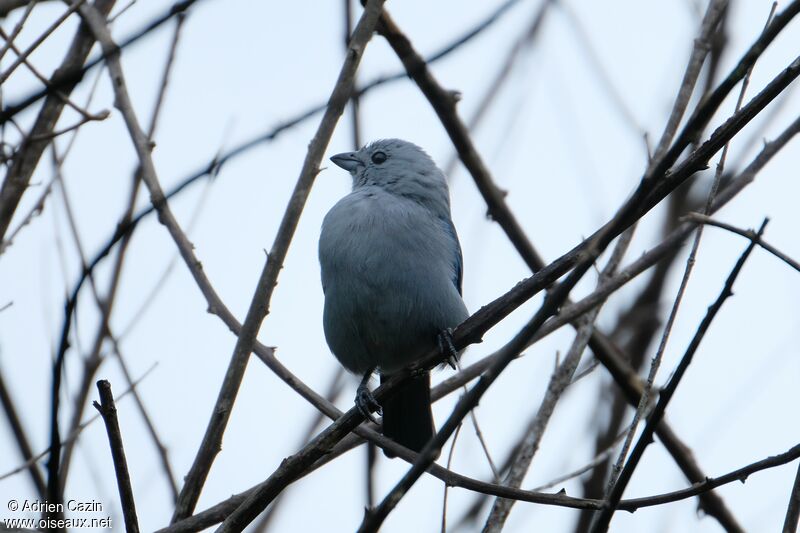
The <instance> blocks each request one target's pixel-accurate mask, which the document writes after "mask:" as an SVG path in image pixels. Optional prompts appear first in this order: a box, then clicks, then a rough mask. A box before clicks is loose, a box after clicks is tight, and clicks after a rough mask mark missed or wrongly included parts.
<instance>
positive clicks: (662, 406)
mask: <svg viewBox="0 0 800 533" xmlns="http://www.w3.org/2000/svg"><path fill="white" fill-rule="evenodd" d="M767 222H768V220H767V219H765V220H764V222H763V223H762V224H761V228H760V229H759V230H758V235H759V237H760V236H761V235H762V234H763V233H764V228H765V227H766V225H767ZM755 246H756V243H755V241H751V242H750V244H749V245H748V246H747V248H746V249H745V251H744V253H742V255H741V256H740V257H739V260H738V261H737V262H736V264H735V265H734V267H733V270H731V273H730V274H729V275H728V279H727V280H726V281H725V285H724V286H723V288H722V292H720V294H719V296H718V297H717V299H716V300H715V301H714V303H713V304H712V305H711V306H710V307H709V308H708V312H707V313H706V316H705V317H703V320H702V322H701V323H700V326H699V327H698V328H697V331H696V332H695V335H694V337H693V338H692V340H691V342H690V343H689V346H688V348H687V349H686V352H685V353H684V355H683V357H682V358H681V361H680V363H678V367H677V368H676V369H675V372H674V373H673V375H672V377H671V378H670V380H669V382H668V383H667V385H666V387H664V389H663V390H662V391H661V394H660V395H659V397H658V402H657V403H656V406H655V408H654V409H653V411H652V413H650V415H649V416H648V417H647V424H646V425H645V427H644V430H642V434H641V435H640V436H639V440H638V441H637V442H636V446H634V448H633V450H632V451H631V455H630V457H629V458H628V461H627V462H626V463H625V467H624V468H623V469H622V472H621V473H620V475H619V479H618V480H617V482H616V483H615V484H614V487H613V489H612V490H611V493H610V494H609V496H608V499H607V504H606V505H605V506H604V508H603V510H602V511H600V513H599V514H598V516H597V521H596V522H595V523H594V525H593V526H592V532H593V533H602V532H604V531H607V530H608V526H609V524H610V523H611V518H612V517H613V515H614V511H616V509H617V506H618V505H619V501H620V499H622V493H623V492H624V491H625V488H626V487H627V485H628V482H629V481H630V479H631V476H632V475H633V471H634V470H635V469H636V467H637V466H638V464H639V461H640V460H641V458H642V455H643V454H644V451H645V449H646V448H647V446H648V445H649V444H650V443H651V442H652V441H653V435H654V433H655V428H656V426H658V424H659V423H660V422H661V420H662V419H663V418H664V413H665V412H666V409H667V405H668V404H669V402H670V400H671V399H672V397H673V396H674V395H675V391H676V390H677V388H678V384H679V383H680V382H681V379H683V376H684V375H685V374H686V370H687V369H688V368H689V365H690V364H691V362H692V358H693V357H694V354H695V352H696V351H697V349H698V347H699V346H700V343H701V342H702V340H703V337H705V334H706V333H707V332H708V328H709V327H710V326H711V322H712V321H713V320H714V318H715V317H716V316H717V313H719V310H720V309H721V308H722V304H724V303H725V301H726V300H727V299H728V298H729V297H730V296H732V295H733V284H734V282H735V281H736V278H737V277H738V276H739V272H741V270H742V267H743V266H744V263H745V261H747V258H748V257H749V256H750V253H751V252H752V251H753V248H755Z"/></svg>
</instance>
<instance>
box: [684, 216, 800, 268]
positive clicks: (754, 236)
mask: <svg viewBox="0 0 800 533" xmlns="http://www.w3.org/2000/svg"><path fill="white" fill-rule="evenodd" d="M683 220H689V221H691V222H697V223H699V224H705V225H707V226H715V227H717V228H722V229H724V230H726V231H730V232H731V233H735V234H737V235H741V236H742V237H744V238H745V239H749V240H751V241H755V242H756V244H757V245H759V246H760V247H761V248H763V249H764V250H766V251H768V252H769V253H771V254H772V255H774V256H775V257H777V258H778V259H780V260H781V261H783V262H784V263H786V264H787V265H789V266H790V267H792V268H793V269H795V270H797V271H798V272H800V262H797V261H795V260H794V259H792V258H791V257H789V256H788V255H786V254H785V253H783V252H781V251H780V250H778V249H777V248H775V247H774V246H772V245H771V244H769V243H768V242H766V241H765V240H764V239H762V238H761V237H759V236H758V233H756V232H755V231H754V230H752V229H742V228H737V227H736V226H733V225H731V224H727V223H725V222H721V221H719V220H715V219H713V218H711V217H709V216H707V215H703V214H701V213H689V214H688V215H686V216H685V217H683Z"/></svg>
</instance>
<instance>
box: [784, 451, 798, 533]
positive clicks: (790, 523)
mask: <svg viewBox="0 0 800 533" xmlns="http://www.w3.org/2000/svg"><path fill="white" fill-rule="evenodd" d="M798 521H800V464H798V466H797V475H795V477H794V485H792V493H791V494H790V495H789V505H788V506H787V507H786V519H785V520H784V522H783V533H795V531H797V523H798Z"/></svg>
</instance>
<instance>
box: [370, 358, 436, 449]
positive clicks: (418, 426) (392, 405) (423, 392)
mask: <svg viewBox="0 0 800 533" xmlns="http://www.w3.org/2000/svg"><path fill="white" fill-rule="evenodd" d="M386 379H388V378H384V377H383V376H381V383H383V382H384V381H386ZM381 407H382V408H383V434H384V435H385V436H387V437H389V438H390V439H392V440H393V441H395V442H397V443H398V444H402V445H403V446H405V447H406V448H409V449H411V450H414V451H415V452H421V451H422V448H424V447H425V445H426V444H427V443H428V441H429V440H431V437H433V434H434V431H435V429H434V426H433V413H432V412H431V376H430V373H428V372H425V373H424V374H420V375H416V376H411V377H409V378H407V379H405V380H403V381H402V382H401V383H400V384H399V385H398V386H397V388H396V389H394V391H392V392H391V393H390V396H389V397H388V398H385V399H383V400H382V401H381ZM386 455H387V456H388V457H394V456H393V455H390V454H388V453H387V454H386Z"/></svg>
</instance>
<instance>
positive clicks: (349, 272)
mask: <svg viewBox="0 0 800 533" xmlns="http://www.w3.org/2000/svg"><path fill="white" fill-rule="evenodd" d="M331 161H333V162H334V163H335V164H337V165H338V166H340V167H342V168H343V169H345V170H347V171H348V172H350V174H351V176H352V178H353V190H352V192H350V194H348V195H347V196H345V197H344V198H342V199H341V200H340V201H339V202H338V203H337V204H336V205H334V206H333V208H332V209H331V210H330V211H329V212H328V214H327V215H326V216H325V219H324V221H323V223H322V233H321V235H320V239H319V260H320V265H321V267H322V290H323V292H324V293H325V310H324V314H323V327H324V329H325V338H326V340H327V341H328V345H329V346H330V348H331V351H332V352H333V353H334V355H335V356H336V357H337V359H339V361H340V362H341V363H342V365H344V366H345V368H347V369H348V370H350V371H351V372H355V373H358V374H359V375H363V376H364V379H363V380H362V382H361V385H360V386H359V392H358V394H357V395H356V404H357V405H358V407H359V409H360V410H361V411H362V412H364V414H365V415H367V416H371V415H370V411H372V410H376V409H379V408H381V407H382V412H383V433H384V435H386V436H387V437H390V438H391V439H393V440H395V441H396V442H398V443H400V444H402V445H404V446H406V447H407V448H410V449H412V450H415V451H421V450H422V448H423V447H424V446H425V444H426V443H427V442H428V441H429V440H430V438H431V437H432V435H433V432H434V426H433V416H432V413H431V398H430V375H429V374H428V373H427V372H424V373H421V374H416V375H413V376H412V377H410V378H408V379H407V380H406V381H404V382H403V383H401V384H400V386H399V387H398V388H397V389H395V391H393V392H391V393H390V395H389V397H387V398H386V399H385V400H383V402H382V405H381V406H378V405H377V404H376V402H375V400H374V398H372V395H371V393H370V392H369V389H368V388H367V381H368V379H369V377H370V376H371V375H372V373H373V372H375V371H376V370H377V371H379V372H380V375H381V379H382V380H383V379H385V378H386V377H387V376H391V375H392V373H393V372H397V371H398V370H400V369H402V368H404V367H407V366H409V365H411V364H413V363H415V362H416V361H418V359H419V358H420V357H422V356H423V355H425V352H426V351H428V350H430V349H431V348H433V347H435V346H437V343H438V345H439V348H440V349H441V350H442V351H443V352H445V355H452V356H453V357H454V356H455V353H454V352H455V350H454V349H453V345H452V340H451V336H450V331H451V328H454V327H456V326H457V325H459V324H460V323H461V322H463V321H464V320H465V319H466V318H467V317H468V316H469V313H468V312H467V308H466V306H465V305H464V301H463V300H462V299H461V277H462V258H461V246H460V245H459V242H458V236H457V235H456V230H455V227H454V226H453V222H452V220H451V218H450V198H449V192H448V188H447V182H446V180H445V176H444V174H443V173H442V171H441V170H439V168H437V166H436V164H435V163H434V162H433V160H432V159H431V158H430V156H428V154H426V153H425V152H424V151H423V150H422V149H421V148H420V147H418V146H416V145H414V144H412V143H409V142H406V141H402V140H399V139H385V140H380V141H376V142H374V143H372V144H370V145H368V146H365V147H364V148H362V149H361V150H359V151H357V152H347V153H343V154H338V155H335V156H333V157H331ZM448 349H449V350H450V352H448V351H447V350H448Z"/></svg>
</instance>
